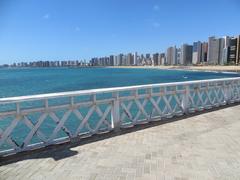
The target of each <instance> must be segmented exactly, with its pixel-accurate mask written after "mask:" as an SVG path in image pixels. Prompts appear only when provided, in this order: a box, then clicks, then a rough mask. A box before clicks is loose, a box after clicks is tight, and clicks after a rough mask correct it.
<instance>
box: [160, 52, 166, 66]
mask: <svg viewBox="0 0 240 180" xmlns="http://www.w3.org/2000/svg"><path fill="white" fill-rule="evenodd" d="M159 56H160V65H165V64H166V63H167V62H166V56H165V53H161V54H160V55H159Z"/></svg>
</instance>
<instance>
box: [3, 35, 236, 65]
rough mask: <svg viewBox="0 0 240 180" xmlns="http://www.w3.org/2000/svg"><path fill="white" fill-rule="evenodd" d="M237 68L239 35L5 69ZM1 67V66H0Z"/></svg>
mask: <svg viewBox="0 0 240 180" xmlns="http://www.w3.org/2000/svg"><path fill="white" fill-rule="evenodd" d="M199 64H202V65H239V64H240V35H235V36H228V35H225V36H223V37H216V36H211V37H208V41H203V42H201V41H194V42H192V43H191V44H187V43H184V44H182V45H181V46H180V47H177V46H176V45H174V46H171V47H168V48H167V49H166V50H165V51H164V52H155V53H146V54H143V53H141V52H140V53H139V52H134V53H132V52H128V53H118V54H112V55H106V56H102V57H93V58H91V59H89V60H81V59H78V60H66V59H64V60H50V61H49V60H40V61H30V62H26V61H25V62H23V61H22V62H14V63H12V64H5V65H2V66H4V67H8V66H10V67H68V66H145V65H147V66H158V65H199ZM0 67H1V64H0Z"/></svg>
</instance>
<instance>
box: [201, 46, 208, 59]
mask: <svg viewBox="0 0 240 180" xmlns="http://www.w3.org/2000/svg"><path fill="white" fill-rule="evenodd" d="M201 49H202V55H201V63H206V62H207V57H208V43H207V42H203V43H202V48H201Z"/></svg>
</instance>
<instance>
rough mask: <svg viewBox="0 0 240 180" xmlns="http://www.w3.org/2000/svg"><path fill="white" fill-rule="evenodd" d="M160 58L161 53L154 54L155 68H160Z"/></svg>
mask: <svg viewBox="0 0 240 180" xmlns="http://www.w3.org/2000/svg"><path fill="white" fill-rule="evenodd" d="M159 57H160V56H159V53H155V54H153V65H154V66H158V65H160V62H159V61H160V58H159Z"/></svg>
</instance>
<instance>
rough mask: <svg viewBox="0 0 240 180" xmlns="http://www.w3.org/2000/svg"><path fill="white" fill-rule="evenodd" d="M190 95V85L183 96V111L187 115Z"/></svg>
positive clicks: (186, 87)
mask: <svg viewBox="0 0 240 180" xmlns="http://www.w3.org/2000/svg"><path fill="white" fill-rule="evenodd" d="M189 95H190V88H189V85H186V86H185V94H184V95H183V99H182V109H183V112H184V113H185V114H188V113H189Z"/></svg>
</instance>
